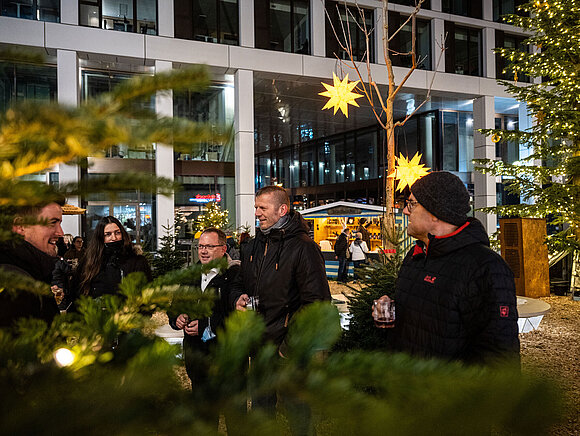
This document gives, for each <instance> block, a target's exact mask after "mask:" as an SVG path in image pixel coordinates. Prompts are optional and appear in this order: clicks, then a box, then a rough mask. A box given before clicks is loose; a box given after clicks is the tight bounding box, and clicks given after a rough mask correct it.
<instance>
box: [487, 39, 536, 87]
mask: <svg viewBox="0 0 580 436" xmlns="http://www.w3.org/2000/svg"><path fill="white" fill-rule="evenodd" d="M525 39H526V38H524V37H523V36H515V35H508V34H506V33H504V32H502V31H501V30H496V31H495V46H496V47H498V48H509V49H512V50H518V51H521V52H527V51H528V46H527V45H525V44H524V43H523V42H524V40H525ZM495 77H496V78H497V79H505V80H516V81H519V82H530V77H529V76H527V75H525V74H520V75H519V76H516V75H515V74H514V71H513V69H512V68H510V66H509V62H508V61H507V59H506V58H504V57H503V56H501V55H500V54H499V53H496V55H495Z"/></svg>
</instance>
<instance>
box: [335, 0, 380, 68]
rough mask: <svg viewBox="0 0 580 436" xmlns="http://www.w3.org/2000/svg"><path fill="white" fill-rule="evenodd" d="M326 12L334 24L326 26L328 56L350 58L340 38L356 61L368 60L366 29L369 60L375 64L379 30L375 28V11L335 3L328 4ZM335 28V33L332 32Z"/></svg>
mask: <svg viewBox="0 0 580 436" xmlns="http://www.w3.org/2000/svg"><path fill="white" fill-rule="evenodd" d="M326 11H327V12H328V16H329V18H330V20H331V23H332V25H331V24H330V23H327V24H326V56H327V57H336V56H338V57H339V58H340V59H348V58H349V56H348V53H347V52H346V51H345V50H343V49H342V48H341V47H340V45H339V43H338V41H337V39H336V37H337V36H338V38H339V40H340V42H341V44H342V45H343V46H345V47H347V48H349V47H351V51H352V55H353V58H354V60H355V61H363V60H366V56H365V55H366V52H367V43H366V35H365V32H364V31H363V29H364V28H365V27H366V29H367V34H368V37H369V43H368V44H369V46H368V51H369V60H370V62H374V61H375V49H374V46H375V43H374V41H375V37H376V34H377V29H375V26H374V11H373V10H372V9H364V8H359V9H357V7H356V6H348V7H345V5H344V4H343V3H338V2H335V1H327V2H326ZM361 14H362V16H361ZM363 16H364V22H363V18H362V17H363ZM333 27H334V31H333V30H332V29H333ZM361 28H362V29H361ZM335 32H336V34H335Z"/></svg>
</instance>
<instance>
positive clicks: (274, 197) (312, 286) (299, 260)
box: [232, 186, 330, 426]
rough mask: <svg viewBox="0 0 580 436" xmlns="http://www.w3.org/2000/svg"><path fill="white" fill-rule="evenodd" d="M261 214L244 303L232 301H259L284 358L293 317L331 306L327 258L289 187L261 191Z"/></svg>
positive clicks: (271, 406)
mask: <svg viewBox="0 0 580 436" xmlns="http://www.w3.org/2000/svg"><path fill="white" fill-rule="evenodd" d="M255 209H256V212H255V215H256V218H257V219H258V220H259V223H260V224H259V225H260V226H259V228H258V229H256V237H255V238H254V239H253V240H251V241H250V242H248V244H247V245H246V246H245V247H244V249H243V251H242V271H241V281H242V285H241V286H240V287H241V288H242V289H243V290H244V291H245V293H244V294H242V295H241V296H239V298H237V297H238V295H239V294H237V295H236V294H235V293H234V294H232V296H233V297H234V298H233V301H234V302H235V305H236V308H237V309H240V310H244V309H245V307H246V305H247V303H248V302H249V301H250V298H249V297H250V296H253V297H258V299H259V300H258V301H259V304H258V307H257V310H258V312H259V314H260V315H261V316H262V317H263V318H264V321H265V323H266V333H265V340H267V341H270V342H273V343H274V344H275V345H276V346H278V349H279V354H280V355H281V356H283V355H284V352H285V344H286V342H285V338H286V333H287V331H288V323H289V321H290V319H291V318H292V316H293V315H294V314H295V313H296V312H297V311H298V310H299V309H300V308H301V307H303V306H305V305H307V304H309V303H313V302H315V301H330V290H329V287H328V280H327V278H326V270H325V267H324V258H323V257H322V253H321V251H320V248H319V247H318V244H316V243H315V242H314V241H313V240H312V239H310V238H309V237H308V225H307V224H306V222H305V220H304V218H302V216H301V215H300V214H299V213H297V212H295V211H291V210H290V200H289V198H288V194H286V191H285V190H284V189H283V188H281V187H278V186H267V187H264V188H262V189H260V190H259V191H258V192H257V194H256V199H255ZM254 404H256V405H258V407H262V408H264V409H265V410H267V411H270V412H272V411H273V410H275V405H276V396H275V395H272V396H270V397H268V398H261V399H254ZM290 424H291V426H292V423H290ZM302 424H303V425H305V426H307V425H309V421H308V420H307V419H304V420H303V422H302Z"/></svg>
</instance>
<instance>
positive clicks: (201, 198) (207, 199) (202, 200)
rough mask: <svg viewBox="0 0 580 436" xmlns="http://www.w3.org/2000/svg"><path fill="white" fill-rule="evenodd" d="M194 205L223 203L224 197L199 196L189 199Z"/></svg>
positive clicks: (216, 195)
mask: <svg viewBox="0 0 580 436" xmlns="http://www.w3.org/2000/svg"><path fill="white" fill-rule="evenodd" d="M189 201H191V202H193V203H214V202H215V203H219V202H220V201H222V196H221V194H220V193H219V192H218V193H217V194H197V195H196V196H195V197H192V198H190V199H189Z"/></svg>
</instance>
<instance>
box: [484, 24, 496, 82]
mask: <svg viewBox="0 0 580 436" xmlns="http://www.w3.org/2000/svg"><path fill="white" fill-rule="evenodd" d="M481 39H482V42H483V44H482V47H483V77H488V78H490V79H495V53H494V52H493V49H494V48H495V29H491V28H489V27H486V28H484V29H483V30H482V31H481Z"/></svg>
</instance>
